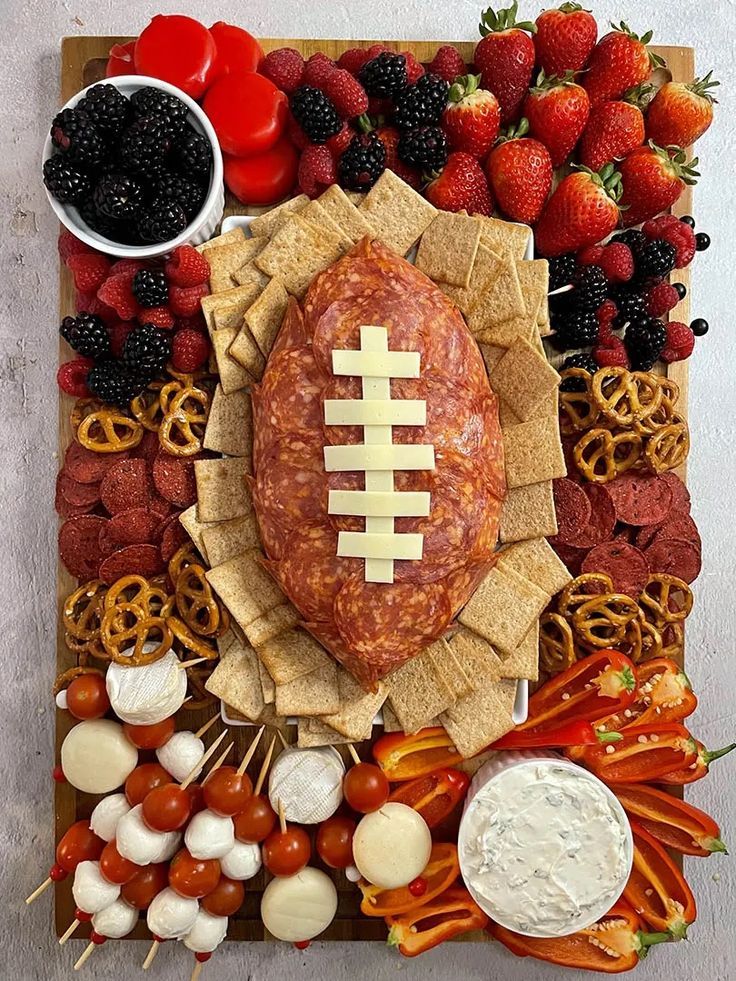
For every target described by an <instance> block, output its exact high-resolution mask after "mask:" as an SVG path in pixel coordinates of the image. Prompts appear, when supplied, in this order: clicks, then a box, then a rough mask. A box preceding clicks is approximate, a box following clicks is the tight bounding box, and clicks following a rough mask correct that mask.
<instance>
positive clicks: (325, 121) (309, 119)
mask: <svg viewBox="0 0 736 981" xmlns="http://www.w3.org/2000/svg"><path fill="white" fill-rule="evenodd" d="M289 105H290V107H291V112H292V115H293V116H294V119H296V121H297V122H298V123H299V125H300V126H301V128H302V129H303V130H304V132H305V133H306V135H307V136H308V137H309V139H310V140H311V141H312V143H326V142H327V141H328V140H329V138H330V137H331V136H334V135H335V133H339V132H340V130H341V129H342V120H341V119H340V117H339V116H338V114H337V109H335V106H334V105H333V103H332V101H331V100H330V99H328V98H327V96H326V95H325V94H324V92H321V91H320V90H319V89H314V88H312V87H311V86H310V85H302V86H300V87H299V88H298V89H297V90H296V92H294V93H293V95H292V96H291V98H290V99H289Z"/></svg>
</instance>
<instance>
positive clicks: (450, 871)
mask: <svg viewBox="0 0 736 981" xmlns="http://www.w3.org/2000/svg"><path fill="white" fill-rule="evenodd" d="M459 875H460V862H459V860H458V857H457V847H456V846H455V845H453V844H452V843H451V842H437V843H435V844H434V845H432V853H431V855H430V856H429V862H428V863H427V866H426V868H425V869H424V871H423V872H422V874H421V876H420V877H419V879H413V880H412V882H410V883H409V885H408V886H401V887H399V888H397V889H381V887H380V886H374V885H372V884H371V883H370V882H366V881H365V880H364V879H361V880H360V882H359V883H358V885H359V887H360V891H361V892H362V893H363V901H362V902H361V904H360V912H361V913H363V915H364V916H397V915H399V914H400V913H408V912H409V910H414V909H418V908H419V907H420V906H426V905H427V903H430V902H431V901H432V900H433V899H435V898H436V897H437V896H439V895H440V894H441V893H443V892H444V891H445V890H446V889H447V888H448V886H451V885H452V883H453V882H454V881H455V879H457V877H458V876H459ZM420 880H421V882H422V883H423V886H424V888H423V890H421V889H420V888H419V887H415V888H414V889H412V886H413V885H414V883H416V882H418V881H420Z"/></svg>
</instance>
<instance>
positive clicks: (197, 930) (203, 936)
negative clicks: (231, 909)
mask: <svg viewBox="0 0 736 981" xmlns="http://www.w3.org/2000/svg"><path fill="white" fill-rule="evenodd" d="M227 922H228V921H227V917H226V916H212V914H211V913H208V912H207V910H204V909H200V911H199V912H198V913H197V919H196V920H195V921H194V926H193V927H192V929H191V930H190V931H189V933H188V934H187V935H186V937H184V941H183V943H184V946H185V947H186V948H187V949H188V950H193V951H194V952H195V953H199V954H209V953H211V952H212V951H213V950H215V948H216V947H219V946H220V944H221V943H222V941H223V940H224V939H225V934H226V933H227Z"/></svg>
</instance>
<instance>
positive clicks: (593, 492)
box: [570, 484, 616, 548]
mask: <svg viewBox="0 0 736 981" xmlns="http://www.w3.org/2000/svg"><path fill="white" fill-rule="evenodd" d="M582 488H583V493H584V494H585V496H586V497H587V498H588V500H589V502H590V521H589V522H588V524H587V525H586V526H585V528H584V529H583V530H582V532H581V533H580V535H579V536H578V537H577V538H576V539H575V540H574V541H571V542H570V544H571V545H572V546H573V547H575V548H592V547H593V546H594V545H600V544H601V542H607V541H608V539H609V538H610V537H611V535H613V530H614V528H615V527H616V511H615V508H614V506H613V501H612V500H611V496H610V494H609V493H608V490H607V485H606V484H583V485H582Z"/></svg>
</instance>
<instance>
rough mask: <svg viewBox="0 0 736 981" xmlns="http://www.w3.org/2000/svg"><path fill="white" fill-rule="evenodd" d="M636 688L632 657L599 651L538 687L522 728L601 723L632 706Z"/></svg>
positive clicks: (616, 652)
mask: <svg viewBox="0 0 736 981" xmlns="http://www.w3.org/2000/svg"><path fill="white" fill-rule="evenodd" d="M635 691H636V672H635V670H634V665H633V663H632V662H631V661H630V660H629V658H628V657H626V655H625V654H621V653H620V652H619V651H614V650H602V651H597V652H596V653H595V654H590V655H588V657H585V658H583V659H582V660H581V661H577V662H576V663H575V664H573V665H572V666H571V667H569V668H568V669H567V671H563V672H562V673H561V674H558V675H556V676H555V677H554V678H550V680H549V681H548V682H547V683H546V684H544V685H542V687H541V688H538V689H537V691H536V692H535V693H534V694H533V695H532V697H531V698H530V699H529V717H528V719H527V720H526V722H524V723H523V724H522V725H520V726H519V727H518V728H519V729H520V730H521V731H526V730H529V729H534V730H539V731H541V730H544V729H554V728H557V727H559V726H561V725H562V724H563V723H565V722H570V721H577V720H580V719H582V720H583V721H585V722H597V721H598V719H604V718H606V717H607V716H609V715H614V714H616V713H618V712H623V711H624V710H625V709H626V708H628V706H629V705H630V704H631V702H632V701H633V700H634V696H635Z"/></svg>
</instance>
